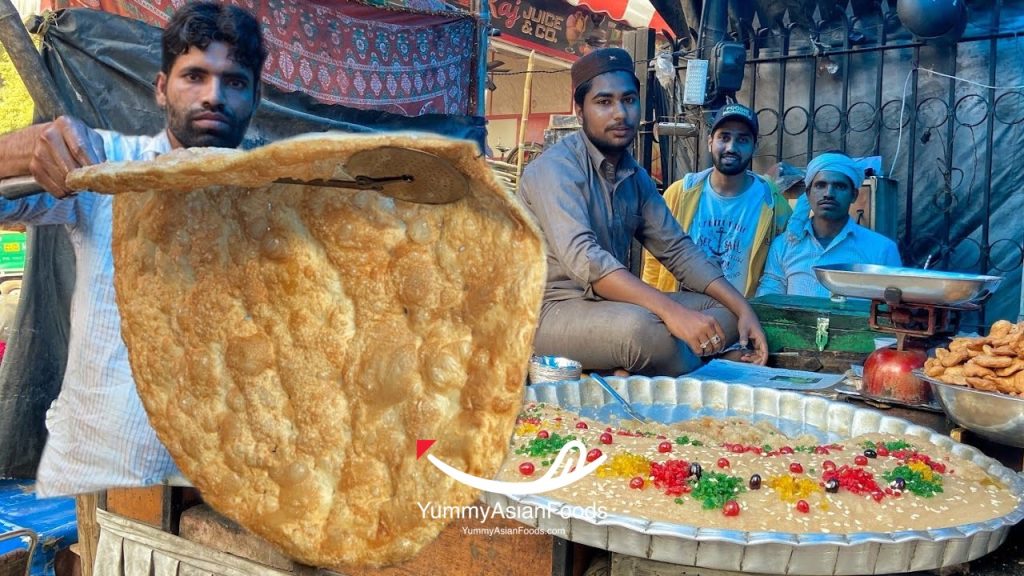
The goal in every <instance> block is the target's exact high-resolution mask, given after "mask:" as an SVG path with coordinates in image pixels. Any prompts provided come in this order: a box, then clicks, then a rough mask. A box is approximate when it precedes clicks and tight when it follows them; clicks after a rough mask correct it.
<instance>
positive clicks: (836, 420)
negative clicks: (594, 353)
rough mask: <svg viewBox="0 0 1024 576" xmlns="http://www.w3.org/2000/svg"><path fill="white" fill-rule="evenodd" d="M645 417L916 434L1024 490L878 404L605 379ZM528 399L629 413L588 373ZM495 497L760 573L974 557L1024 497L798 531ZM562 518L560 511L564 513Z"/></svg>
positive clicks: (651, 551) (541, 522) (632, 541)
mask: <svg viewBox="0 0 1024 576" xmlns="http://www.w3.org/2000/svg"><path fill="white" fill-rule="evenodd" d="M608 381H609V383H611V385H612V386H613V387H615V389H616V390H617V391H618V392H619V393H620V394H622V395H623V396H624V397H625V398H626V399H627V400H628V401H630V402H631V403H633V406H634V407H636V408H637V409H638V410H639V411H640V412H641V413H643V414H644V415H645V416H647V417H649V418H652V419H654V420H657V421H660V422H674V421H680V420H687V419H692V418H697V417H702V416H715V417H729V416H739V417H744V418H747V419H750V420H767V421H769V422H771V423H773V424H775V425H776V426H777V427H779V428H780V429H781V430H782V431H783V432H785V433H787V434H791V435H792V434H803V433H812V434H815V435H817V436H818V437H819V438H820V439H822V440H828V441H835V440H839V439H843V438H849V437H852V436H856V435H859V434H865V433H869V432H884V433H888V434H896V435H900V436H906V437H913V438H915V439H916V440H917V441H919V442H920V441H925V442H929V443H931V444H934V445H936V446H940V447H942V448H945V449H947V450H950V451H951V452H952V453H953V454H955V455H957V456H958V457H960V458H965V459H968V460H971V461H972V462H975V463H976V464H978V465H979V466H981V467H982V468H983V469H985V470H987V471H988V473H989V474H991V475H992V476H994V477H996V478H998V479H999V480H1000V481H1002V482H1003V483H1005V484H1006V485H1007V486H1009V487H1010V490H1012V491H1013V492H1014V493H1015V494H1017V495H1018V497H1021V496H1024V477H1022V476H1020V475H1018V474H1016V473H1014V472H1013V471H1011V470H1010V469H1008V468H1006V467H1004V466H1002V465H1001V464H999V463H998V462H996V461H995V460H993V459H991V458H989V457H987V456H985V455H984V454H982V453H981V452H979V451H978V450H976V449H975V448H971V447H969V446H965V445H962V444H959V443H957V442H954V441H953V440H951V439H950V438H949V437H947V436H943V435H940V434H937V433H935V432H933V431H932V430H930V429H928V428H925V427H923V426H918V425H915V424H912V423H910V422H908V421H906V420H902V419H899V418H893V417H890V416H885V415H884V414H882V413H881V412H878V411H876V410H869V409H864V408H857V407H855V406H853V405H850V404H846V403H842V402H834V401H831V400H826V399H824V398H821V397H816V396H808V395H803V394H798V393H795V392H783V391H779V390H772V389H767V388H755V387H750V386H743V385H736V384H723V383H721V382H713V381H712V382H701V381H699V380H695V379H693V378H679V379H672V378H667V377H658V378H653V379H650V378H644V377H639V376H633V377H630V378H628V379H623V378H608ZM526 401H527V402H536V401H539V402H547V403H551V404H556V405H560V406H562V407H565V408H568V409H573V410H578V411H579V412H580V413H581V414H583V415H584V416H586V417H591V418H595V419H599V420H603V421H614V420H615V419H626V418H627V416H626V415H625V413H624V412H622V410H621V408H620V406H619V405H618V404H617V403H616V402H615V400H613V399H612V398H611V396H610V395H609V394H608V393H607V392H605V391H603V390H602V389H601V387H600V386H599V385H598V384H597V383H596V382H593V381H590V380H589V379H588V380H582V381H575V382H561V383H552V384H540V385H535V386H531V387H529V388H528V390H527V393H526ZM482 498H483V500H484V501H485V502H487V503H488V504H490V505H492V506H496V505H500V506H502V507H508V506H510V505H513V504H515V505H529V506H534V507H538V508H543V509H546V510H549V511H550V514H538V515H534V516H536V517H534V518H528V517H527V518H522V519H521V521H523V522H525V523H527V524H530V525H532V526H534V527H537V528H540V529H541V530H544V531H547V532H549V533H552V534H555V535H558V536H561V537H563V538H566V539H568V540H572V541H574V542H579V543H582V544H586V545H589V546H593V547H596V548H601V549H606V550H611V551H613V552H619V553H623V554H629V555H632V556H638V557H642V558H650V559H653V560H658V561H662V562H671V563H674V564H681V565H686V566H698V567H705V568H712V569H717V570H731V571H739V572H755V573H762V574H805V575H816V574H822V575H839V574H891V573H897V572H910V571H916V570H933V569H937V568H941V567H944V566H951V565H955V564H960V563H963V562H967V561H970V560H974V559H976V558H979V557H981V556H984V555H985V554H988V553H989V552H991V551H993V550H995V549H996V548H998V547H999V545H1000V544H1002V543H1003V541H1004V540H1005V539H1006V535H1007V531H1008V530H1009V529H1010V527H1011V526H1013V525H1014V524H1016V523H1017V522H1019V521H1020V520H1021V519H1024V499H1022V501H1021V503H1020V504H1019V505H1018V506H1017V508H1016V509H1014V510H1013V512H1011V513H1010V514H1007V515H1006V516H1003V517H1000V518H996V519H993V520H990V521H987V522H982V523H975V524H964V525H960V526H956V527H953V528H943V529H939V530H927V531H903V532H893V533H884V532H863V533H854V534H823V533H813V534H798V533H786V532H746V531H738V530H722V529H708V528H699V527H696V526H687V525H681V524H671V523H666V522H652V521H649V520H644V519H641V518H637V517H632V516H621V515H609V516H607V517H606V518H604V519H595V518H593V516H592V515H591V516H590V517H588V516H587V515H585V514H577V513H576V511H575V510H574V508H578V507H574V506H569V505H566V504H565V503H563V502H560V501H557V500H553V499H550V498H545V497H543V496H516V497H509V496H504V495H498V494H492V493H484V495H483V496H482ZM563 514H564V515H565V516H566V517H562V516H561V515H563Z"/></svg>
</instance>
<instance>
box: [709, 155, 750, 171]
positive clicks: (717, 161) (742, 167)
mask: <svg viewBox="0 0 1024 576" xmlns="http://www.w3.org/2000/svg"><path fill="white" fill-rule="evenodd" d="M737 158H738V156H737ZM711 163H712V164H714V165H715V170H718V171H719V172H721V173H722V174H725V175H726V176H736V175H737V174H743V173H744V172H746V171H747V167H749V166H750V160H747V161H746V162H742V163H736V164H733V165H732V166H725V165H723V163H722V156H721V155H720V156H717V157H712V159H711Z"/></svg>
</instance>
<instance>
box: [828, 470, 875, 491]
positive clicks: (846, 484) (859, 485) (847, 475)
mask: <svg viewBox="0 0 1024 576" xmlns="http://www.w3.org/2000/svg"><path fill="white" fill-rule="evenodd" d="M832 478H835V479H836V480H837V481H838V482H839V487H840V488H845V489H846V490H849V491H850V492H853V493H854V494H880V495H882V489H881V488H879V486H878V483H877V482H875V476H874V475H873V474H872V473H870V472H868V471H867V470H865V469H863V468H854V467H852V466H848V465H846V464H843V465H842V466H840V467H839V468H837V469H835V470H826V471H825V472H824V473H823V474H822V475H821V479H822V482H828V481H829V480H831V479H832Z"/></svg>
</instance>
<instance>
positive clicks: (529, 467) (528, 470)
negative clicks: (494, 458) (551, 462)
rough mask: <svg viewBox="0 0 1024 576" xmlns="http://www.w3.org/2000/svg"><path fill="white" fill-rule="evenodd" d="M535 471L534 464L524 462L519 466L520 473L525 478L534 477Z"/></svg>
mask: <svg viewBox="0 0 1024 576" xmlns="http://www.w3.org/2000/svg"><path fill="white" fill-rule="evenodd" d="M533 471H534V467H533V462H523V463H522V464H520V465H519V473H520V474H522V475H523V476H532V475H533Z"/></svg>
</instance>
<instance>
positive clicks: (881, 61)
mask: <svg viewBox="0 0 1024 576" xmlns="http://www.w3.org/2000/svg"><path fill="white" fill-rule="evenodd" d="M882 44H885V26H884V25H883V26H882ZM884 78H885V52H878V67H877V69H876V74H875V114H876V115H877V117H878V118H877V122H878V125H877V126H876V128H875V149H874V152H873V154H872V155H873V156H881V155H882V128H883V126H882V80H884ZM884 175H885V170H883V171H882V173H881V174H879V176H884Z"/></svg>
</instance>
